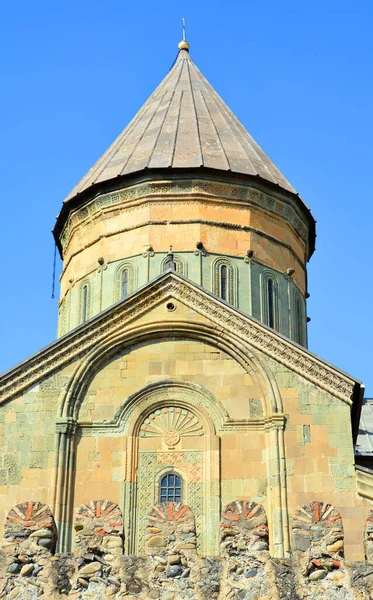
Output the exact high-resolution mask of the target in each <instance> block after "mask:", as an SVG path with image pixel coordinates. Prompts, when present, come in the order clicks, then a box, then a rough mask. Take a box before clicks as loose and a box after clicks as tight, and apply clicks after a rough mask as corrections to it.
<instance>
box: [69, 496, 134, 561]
mask: <svg viewBox="0 0 373 600" xmlns="http://www.w3.org/2000/svg"><path fill="white" fill-rule="evenodd" d="M74 528H75V531H76V537H75V547H76V550H77V551H78V553H79V554H80V553H82V552H83V553H84V552H87V551H88V550H93V549H96V550H97V549H99V548H103V549H105V548H106V549H110V551H111V552H113V551H114V550H115V553H119V554H120V553H121V552H122V549H123V518H122V511H121V510H120V508H119V506H118V504H117V503H116V502H111V501H110V500H91V501H90V502H88V503H87V504H82V505H81V506H79V508H78V509H77V511H76V514H75V524H74Z"/></svg>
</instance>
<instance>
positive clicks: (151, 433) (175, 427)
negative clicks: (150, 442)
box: [140, 406, 203, 448]
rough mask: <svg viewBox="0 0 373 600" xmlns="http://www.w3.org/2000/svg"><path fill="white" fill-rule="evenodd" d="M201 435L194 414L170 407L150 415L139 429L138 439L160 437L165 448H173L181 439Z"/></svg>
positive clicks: (199, 426) (201, 432) (201, 428)
mask: <svg viewBox="0 0 373 600" xmlns="http://www.w3.org/2000/svg"><path fill="white" fill-rule="evenodd" d="M196 435H203V427H202V425H201V423H200V422H199V420H198V417H196V415H195V414H193V413H192V412H190V411H189V410H186V409H183V408H174V407H172V406H170V407H166V408H162V409H159V410H156V411H154V412H153V413H151V414H150V415H149V416H148V417H147V418H146V419H145V421H144V422H143V424H142V425H141V428H140V437H161V438H162V440H163V442H164V444H165V445H166V446H167V448H175V446H177V444H178V443H179V442H180V440H181V438H182V437H192V436H196Z"/></svg>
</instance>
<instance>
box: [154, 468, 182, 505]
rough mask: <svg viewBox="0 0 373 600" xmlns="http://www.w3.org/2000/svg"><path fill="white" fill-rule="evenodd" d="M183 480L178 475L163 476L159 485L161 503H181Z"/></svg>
mask: <svg viewBox="0 0 373 600" xmlns="http://www.w3.org/2000/svg"><path fill="white" fill-rule="evenodd" d="M181 498H182V480H181V477H179V475H176V473H167V474H166V475H163V477H162V478H161V480H160V484H159V501H160V502H181Z"/></svg>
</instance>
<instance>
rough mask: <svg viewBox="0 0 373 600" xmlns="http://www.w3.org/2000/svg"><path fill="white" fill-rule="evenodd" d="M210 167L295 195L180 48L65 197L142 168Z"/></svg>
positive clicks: (187, 53)
mask: <svg viewBox="0 0 373 600" xmlns="http://www.w3.org/2000/svg"><path fill="white" fill-rule="evenodd" d="M199 167H205V168H212V169H218V170H219V171H231V172H232V173H238V174H241V175H242V174H243V175H251V176H256V175H258V176H260V177H261V178H263V179H264V180H267V181H269V182H271V183H272V184H277V185H279V186H280V187H281V188H283V189H284V190H286V191H288V192H292V193H296V192H295V190H294V188H293V187H292V186H291V184H290V183H289V182H288V181H287V180H286V179H285V177H284V176H283V175H282V173H281V172H280V171H279V170H278V169H277V167H276V166H275V165H274V164H273V162H272V161H271V160H270V159H269V158H268V156H267V155H266V154H265V153H264V152H263V150H262V149H261V148H260V147H259V146H258V144H257V143H256V142H255V141H254V140H253V138H252V137H251V135H250V134H249V133H248V132H247V131H246V129H245V128H244V126H243V125H242V123H240V121H239V120H238V119H237V117H236V116H235V115H234V114H233V112H232V111H231V110H230V109H229V108H228V106H227V105H226V104H225V102H224V101H223V100H222V99H221V98H220V96H219V95H218V94H217V92H216V91H215V90H214V88H213V87H212V86H211V85H210V84H209V82H208V81H207V79H206V78H205V77H204V76H203V75H202V73H201V72H200V71H199V69H198V68H197V67H196V65H195V64H194V62H193V61H192V59H191V58H190V56H189V52H188V50H186V49H182V50H180V52H179V55H178V57H177V60H176V62H175V64H174V66H173V67H172V68H171V70H170V72H169V73H168V75H166V77H165V78H164V79H163V81H162V82H161V84H160V85H159V86H158V87H157V89H156V90H155V91H154V92H153V94H152V95H151V96H150V98H149V99H148V100H147V102H146V103H145V104H144V106H143V107H142V108H141V109H140V110H139V112H138V113H137V115H136V116H135V117H134V118H133V119H132V121H131V122H130V124H129V125H128V126H127V127H126V128H125V129H124V131H123V132H122V133H121V134H120V135H119V137H118V138H117V139H116V140H115V142H114V143H113V144H112V145H111V146H110V148H109V149H108V150H107V151H106V152H105V153H104V154H103V155H102V156H101V158H100V159H99V160H98V161H97V162H96V164H95V165H94V166H93V167H92V168H91V169H90V170H89V171H88V173H87V174H86V175H85V176H84V177H83V179H81V181H80V182H79V183H78V184H77V185H76V186H75V188H74V189H73V190H72V192H71V193H70V194H69V195H68V196H67V198H66V200H65V202H66V201H68V200H71V199H72V198H74V197H75V196H76V195H77V194H80V193H82V192H83V191H85V190H87V189H88V188H90V187H91V186H95V185H98V184H103V183H106V182H108V181H110V180H112V179H114V178H116V177H120V176H124V175H128V174H130V173H136V172H139V171H142V170H143V169H162V168H188V169H190V168H199Z"/></svg>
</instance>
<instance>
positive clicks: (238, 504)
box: [220, 500, 268, 556]
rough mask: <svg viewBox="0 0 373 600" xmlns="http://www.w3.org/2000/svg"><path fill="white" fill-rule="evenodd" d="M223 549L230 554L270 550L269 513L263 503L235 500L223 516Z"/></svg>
mask: <svg viewBox="0 0 373 600" xmlns="http://www.w3.org/2000/svg"><path fill="white" fill-rule="evenodd" d="M220 527H221V550H222V553H223V554H225V555H229V556H236V555H240V554H247V553H252V552H262V551H266V550H268V523H267V515H266V512H265V510H264V508H263V506H262V505H261V504H257V503H256V502H250V501H249V500H235V501H234V502H231V503H230V504H228V505H227V506H226V507H225V509H224V511H223V513H222V516H221V525H220Z"/></svg>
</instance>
